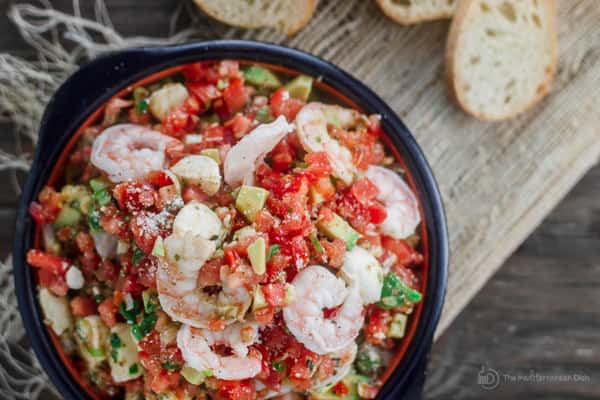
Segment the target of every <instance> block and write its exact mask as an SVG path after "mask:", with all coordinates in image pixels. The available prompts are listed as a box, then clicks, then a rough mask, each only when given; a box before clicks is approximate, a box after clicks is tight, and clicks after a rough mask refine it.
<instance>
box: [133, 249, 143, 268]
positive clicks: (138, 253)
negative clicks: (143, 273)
mask: <svg viewBox="0 0 600 400" xmlns="http://www.w3.org/2000/svg"><path fill="white" fill-rule="evenodd" d="M142 257H144V252H143V251H142V249H140V248H139V247H137V246H136V247H135V249H133V254H132V255H131V263H132V264H133V265H138V264H139V262H140V260H141V259H142Z"/></svg>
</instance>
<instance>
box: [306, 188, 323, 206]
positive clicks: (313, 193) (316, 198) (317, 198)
mask: <svg viewBox="0 0 600 400" xmlns="http://www.w3.org/2000/svg"><path fill="white" fill-rule="evenodd" d="M308 196H309V198H310V202H311V203H312V204H320V203H322V202H324V201H325V197H323V195H322V194H321V193H319V192H318V191H317V190H316V189H315V188H314V187H311V188H310V189H309V191H308Z"/></svg>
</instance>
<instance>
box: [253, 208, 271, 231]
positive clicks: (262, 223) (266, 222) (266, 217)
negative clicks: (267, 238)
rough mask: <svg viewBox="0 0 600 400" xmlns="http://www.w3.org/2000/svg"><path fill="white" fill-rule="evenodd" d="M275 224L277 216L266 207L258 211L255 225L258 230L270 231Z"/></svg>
mask: <svg viewBox="0 0 600 400" xmlns="http://www.w3.org/2000/svg"><path fill="white" fill-rule="evenodd" d="M273 225H275V218H273V216H272V215H271V213H270V212H268V211H267V210H265V209H262V210H260V211H259V212H258V213H256V217H255V218H254V226H255V227H256V230H257V231H258V232H268V231H270V230H271V228H273Z"/></svg>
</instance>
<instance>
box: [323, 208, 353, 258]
mask: <svg viewBox="0 0 600 400" xmlns="http://www.w3.org/2000/svg"><path fill="white" fill-rule="evenodd" d="M317 228H319V230H320V231H321V233H323V235H325V236H327V237H328V238H329V239H331V240H334V239H341V240H343V241H344V242H346V249H348V250H352V249H353V248H354V246H355V245H356V242H357V241H358V239H359V238H360V234H359V233H358V232H356V231H355V230H354V229H352V227H351V226H350V224H348V222H346V221H344V220H343V219H342V217H340V216H339V215H337V214H335V213H334V214H333V218H331V219H329V220H323V219H320V220H318V221H317Z"/></svg>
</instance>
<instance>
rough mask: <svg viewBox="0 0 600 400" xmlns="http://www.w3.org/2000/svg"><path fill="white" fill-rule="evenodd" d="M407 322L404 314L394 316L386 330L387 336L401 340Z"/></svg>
mask: <svg viewBox="0 0 600 400" xmlns="http://www.w3.org/2000/svg"><path fill="white" fill-rule="evenodd" d="M407 321H408V317H407V316H406V315H405V314H401V313H398V314H394V316H393V317H392V322H391V323H390V329H389V330H388V336H389V337H391V338H394V339H401V338H403V337H404V332H405V331H406V322H407Z"/></svg>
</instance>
